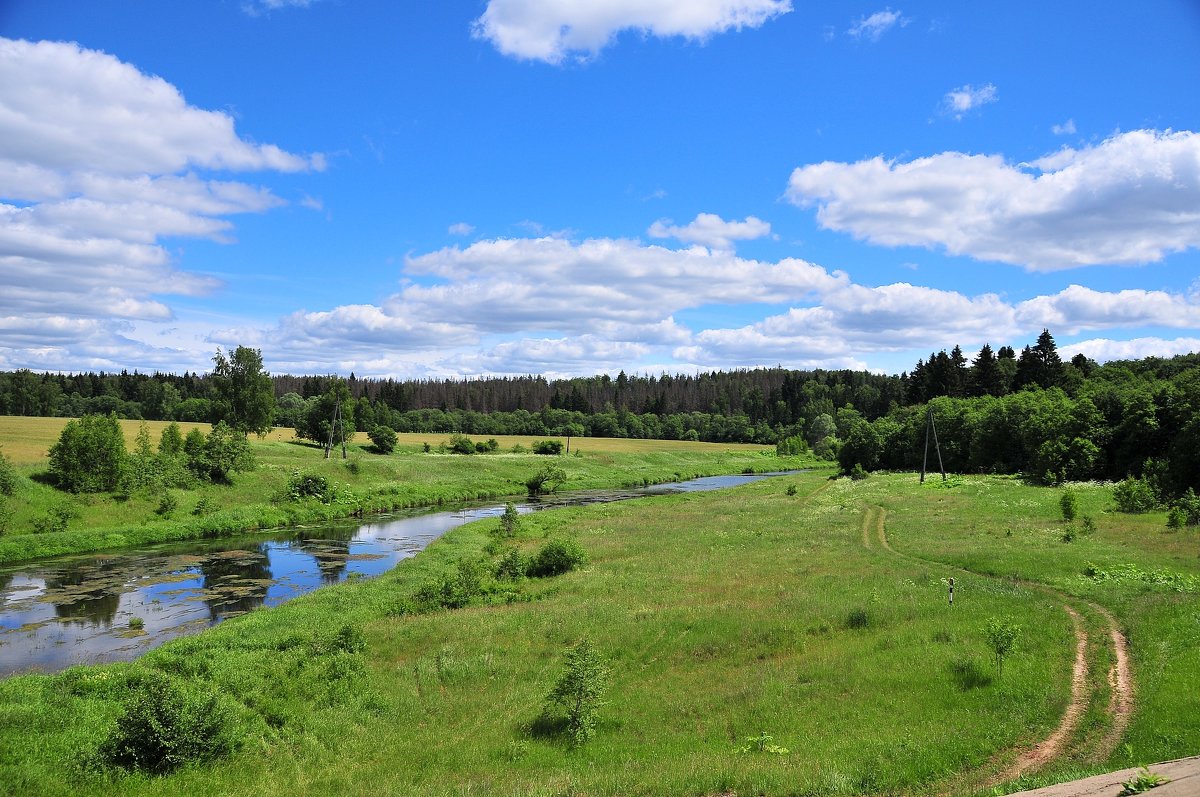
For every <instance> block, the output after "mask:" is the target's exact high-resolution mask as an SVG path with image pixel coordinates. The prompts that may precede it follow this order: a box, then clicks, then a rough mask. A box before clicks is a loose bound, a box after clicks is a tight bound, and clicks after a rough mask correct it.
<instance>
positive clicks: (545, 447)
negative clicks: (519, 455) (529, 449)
mask: <svg viewBox="0 0 1200 797" xmlns="http://www.w3.org/2000/svg"><path fill="white" fill-rule="evenodd" d="M562 452H563V443H562V440H537V441H535V442H534V444H533V453H535V454H545V455H546V456H558V455H559V454H561V453H562Z"/></svg>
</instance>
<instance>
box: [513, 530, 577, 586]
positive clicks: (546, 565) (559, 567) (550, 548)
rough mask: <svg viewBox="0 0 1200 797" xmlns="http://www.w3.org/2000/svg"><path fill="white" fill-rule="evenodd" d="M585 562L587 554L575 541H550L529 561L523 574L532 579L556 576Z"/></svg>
mask: <svg viewBox="0 0 1200 797" xmlns="http://www.w3.org/2000/svg"><path fill="white" fill-rule="evenodd" d="M586 561H587V554H585V553H584V552H583V547H582V546H581V545H580V544H579V543H578V542H576V541H575V540H570V539H556V540H550V541H549V542H547V543H546V544H545V545H543V546H542V547H541V548H539V549H538V552H537V553H535V554H534V555H533V557H532V558H531V559H530V560H529V564H528V565H527V566H526V568H525V573H526V575H529V576H531V577H533V578H543V577H545V576H557V575H559V574H561V573H566V572H569V571H571V570H574V569H575V568H577V567H579V566H580V565H582V564H583V563H584V562H586Z"/></svg>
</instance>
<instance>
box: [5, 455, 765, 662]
mask: <svg viewBox="0 0 1200 797" xmlns="http://www.w3.org/2000/svg"><path fill="white" fill-rule="evenodd" d="M775 475H779V474H754V475H738V476H709V477H705V478H700V479H693V480H690V481H685V482H672V483H668V484H660V485H655V486H652V487H645V488H639V489H624V490H594V491H580V492H570V493H558V494H554V495H550V496H544V497H542V498H541V499H530V500H527V501H524V502H522V503H518V504H517V510H518V511H519V512H522V513H527V512H535V511H541V510H545V509H553V508H555V507H562V506H579V505H583V504H590V503H608V502H612V501H622V500H626V499H629V498H638V497H643V496H647V495H662V494H669V493H678V492H698V491H706V490H717V489H721V488H724V487H734V486H737V485H740V484H746V483H747V482H751V481H756V480H758V479H763V478H767V477H768V476H775ZM503 511H504V504H503V503H500V504H497V503H494V502H493V503H488V504H476V505H469V506H462V507H459V508H457V509H452V510H446V509H444V508H443V509H438V510H414V511H412V512H406V513H392V514H386V515H377V516H373V517H371V518H369V519H367V520H365V521H363V520H355V521H338V522H333V523H328V524H322V525H320V526H307V527H306V526H300V527H295V528H288V529H281V530H278V531H274V532H262V533H258V534H254V535H252V536H242V537H230V538H224V539H220V540H200V541H195V542H190V543H173V544H169V545H156V546H148V547H143V548H134V549H129V548H126V549H121V550H117V551H107V552H99V553H91V554H86V555H75V556H65V557H57V558H53V559H40V560H35V561H32V562H25V563H22V564H18V565H13V566H10V567H2V568H0V676H7V675H12V674H15V673H22V672H57V671H59V670H63V669H66V668H67V667H70V666H72V665H75V664H97V663H101V662H110V661H127V660H130V659H134V658H137V657H138V656H140V655H142V654H143V653H145V652H146V651H148V650H150V649H152V648H154V647H157V646H158V645H161V644H162V643H164V642H166V641H168V640H170V639H174V638H175V637H178V636H182V635H184V634H189V633H196V632H198V631H200V630H203V629H205V628H208V627H209V626H212V625H215V624H217V623H219V622H221V621H222V620H226V619H228V618H230V617H236V616H237V615H239V614H244V613H246V612H248V611H251V610H253V609H258V608H260V607H271V606H278V605H279V604H281V603H283V602H285V601H288V600H291V599H292V598H295V597H297V596H298V595H303V594H304V593H306V592H311V591H312V590H314V589H317V588H318V587H321V586H324V585H327V584H336V583H338V582H341V581H345V580H347V579H350V578H370V577H372V576H377V575H379V574H381V573H383V572H386V571H387V570H390V569H391V568H393V567H395V566H396V565H397V564H398V563H399V562H401V561H403V560H405V559H407V558H409V557H411V556H413V555H415V554H416V553H417V552H418V551H420V550H421V549H423V548H424V547H425V546H426V545H428V544H429V543H431V542H433V541H434V540H436V539H437V538H438V537H440V536H441V535H443V534H445V533H446V532H447V531H449V530H450V529H452V528H455V527H456V526H461V525H463V524H464V523H469V522H471V521H473V520H479V519H481V518H487V517H495V516H498V515H499V514H500V513H501V512H503Z"/></svg>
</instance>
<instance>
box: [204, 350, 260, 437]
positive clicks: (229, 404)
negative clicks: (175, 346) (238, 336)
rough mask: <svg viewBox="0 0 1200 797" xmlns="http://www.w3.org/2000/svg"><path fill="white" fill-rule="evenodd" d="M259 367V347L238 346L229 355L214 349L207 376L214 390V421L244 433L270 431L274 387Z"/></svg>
mask: <svg viewBox="0 0 1200 797" xmlns="http://www.w3.org/2000/svg"><path fill="white" fill-rule="evenodd" d="M262 367H263V361H262V352H261V351H260V350H258V349H251V348H247V347H246V346H238V347H237V348H236V349H235V350H234V351H233V353H232V354H230V355H229V356H228V357H226V356H225V353H224V352H222V351H221V350H220V349H217V353H216V354H215V355H214V356H213V370H212V374H211V375H210V377H209V381H210V382H211V384H212V387H213V393H214V394H215V395H214V398H213V418H212V420H213V421H214V422H224V423H225V424H226V425H228V426H229V428H230V429H233V430H234V431H236V432H239V433H241V434H242V435H243V436H245V435H246V434H249V433H250V432H254V433H255V434H260V435H261V434H266V433H267V432H269V431H271V417H272V415H273V414H274V413H275V388H274V385H273V384H272V382H271V377H270V376H269V375H268V374H267V373H266V372H265V371H263V369H262Z"/></svg>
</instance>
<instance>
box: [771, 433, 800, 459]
mask: <svg viewBox="0 0 1200 797" xmlns="http://www.w3.org/2000/svg"><path fill="white" fill-rule="evenodd" d="M775 453H776V454H777V455H778V456H781V457H798V456H800V455H802V454H807V453H808V441H807V440H805V439H804V435H802V434H794V435H792V436H791V437H785V438H783V439H782V440H780V441H779V442H778V443H776V444H775Z"/></svg>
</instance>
